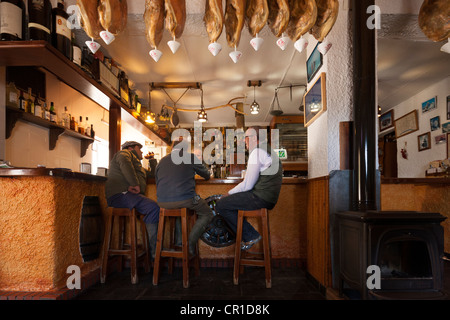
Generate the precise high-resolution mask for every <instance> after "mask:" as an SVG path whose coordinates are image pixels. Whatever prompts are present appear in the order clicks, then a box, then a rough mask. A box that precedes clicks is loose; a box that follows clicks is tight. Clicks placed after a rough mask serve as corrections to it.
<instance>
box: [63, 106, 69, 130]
mask: <svg viewBox="0 0 450 320" xmlns="http://www.w3.org/2000/svg"><path fill="white" fill-rule="evenodd" d="M62 122H63V126H64V127H66V128H69V129H70V114H69V113H68V112H67V106H66V107H64V113H63V114H62Z"/></svg>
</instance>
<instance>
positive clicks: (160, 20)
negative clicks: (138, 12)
mask: <svg viewBox="0 0 450 320" xmlns="http://www.w3.org/2000/svg"><path fill="white" fill-rule="evenodd" d="M144 21H145V31H146V32H145V35H146V38H147V41H148V43H149V44H150V46H152V48H153V49H152V50H151V51H150V52H149V54H150V56H151V57H152V58H153V60H155V61H156V62H158V60H159V59H160V58H161V55H162V52H161V51H159V50H158V48H157V47H158V45H159V43H160V42H161V39H162V36H163V31H164V0H146V1H145V12H144Z"/></svg>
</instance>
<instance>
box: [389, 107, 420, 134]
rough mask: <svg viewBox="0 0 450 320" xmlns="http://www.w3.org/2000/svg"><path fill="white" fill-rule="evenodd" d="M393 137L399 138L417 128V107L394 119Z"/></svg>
mask: <svg viewBox="0 0 450 320" xmlns="http://www.w3.org/2000/svg"><path fill="white" fill-rule="evenodd" d="M394 128H395V137H396V138H400V137H403V136H406V135H407V134H410V133H413V132H414V131H417V130H419V122H418V120H417V109H416V110H413V111H411V112H410V113H407V114H405V115H404V116H402V117H400V118H398V119H397V120H394Z"/></svg>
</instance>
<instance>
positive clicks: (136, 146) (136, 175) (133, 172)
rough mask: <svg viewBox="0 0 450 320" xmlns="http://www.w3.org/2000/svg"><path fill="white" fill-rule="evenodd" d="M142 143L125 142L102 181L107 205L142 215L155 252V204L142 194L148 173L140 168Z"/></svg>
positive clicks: (156, 220)
mask: <svg viewBox="0 0 450 320" xmlns="http://www.w3.org/2000/svg"><path fill="white" fill-rule="evenodd" d="M141 148H142V144H140V143H139V142H136V141H127V142H125V143H124V144H123V145H122V150H120V151H119V152H117V153H116V154H115V155H114V157H113V158H112V160H111V163H110V164H109V170H108V179H107V181H106V184H105V194H106V200H107V203H108V206H109V207H113V208H130V209H132V208H136V210H137V211H138V212H139V213H141V214H143V215H145V217H144V222H145V224H146V227H147V231H148V233H149V242H150V250H151V254H152V256H154V254H155V248H156V236H157V231H158V221H159V206H158V204H157V203H156V202H155V201H153V200H151V199H150V198H148V197H146V196H145V189H146V187H147V176H148V175H149V172H148V171H147V170H145V169H144V168H143V167H142V164H141V160H142V151H141Z"/></svg>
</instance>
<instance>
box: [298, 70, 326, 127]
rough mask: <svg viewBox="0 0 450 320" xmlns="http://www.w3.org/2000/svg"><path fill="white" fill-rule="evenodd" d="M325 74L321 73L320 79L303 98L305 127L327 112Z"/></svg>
mask: <svg viewBox="0 0 450 320" xmlns="http://www.w3.org/2000/svg"><path fill="white" fill-rule="evenodd" d="M325 81H326V79H325V72H322V74H321V75H320V77H318V78H317V80H316V82H314V84H313V85H312V87H311V88H310V89H309V90H308V92H306V93H305V95H304V96H303V105H304V106H305V115H304V117H305V121H304V123H305V127H307V126H309V125H310V124H311V123H312V122H313V121H314V120H316V119H317V118H318V117H319V116H320V115H321V114H322V113H323V112H325V111H326V110H327V96H326V92H325V91H326V83H325Z"/></svg>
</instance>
